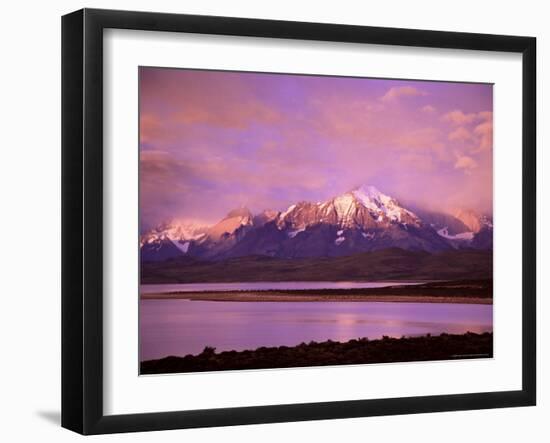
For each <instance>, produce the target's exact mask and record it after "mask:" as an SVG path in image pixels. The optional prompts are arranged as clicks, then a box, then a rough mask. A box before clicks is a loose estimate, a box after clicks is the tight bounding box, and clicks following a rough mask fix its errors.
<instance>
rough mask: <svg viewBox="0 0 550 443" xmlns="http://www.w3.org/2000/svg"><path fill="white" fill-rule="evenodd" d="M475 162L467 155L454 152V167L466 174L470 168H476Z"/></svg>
mask: <svg viewBox="0 0 550 443" xmlns="http://www.w3.org/2000/svg"><path fill="white" fill-rule="evenodd" d="M477 166H478V164H477V162H476V161H475V160H474V159H473V158H472V157H468V156H467V155H461V154H456V162H455V166H454V167H455V169H460V170H463V171H464V172H465V173H466V174H469V173H470V172H471V171H472V169H476V168H477Z"/></svg>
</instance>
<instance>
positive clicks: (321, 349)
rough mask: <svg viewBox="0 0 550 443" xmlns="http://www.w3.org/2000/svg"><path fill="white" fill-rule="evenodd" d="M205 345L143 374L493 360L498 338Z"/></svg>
mask: <svg viewBox="0 0 550 443" xmlns="http://www.w3.org/2000/svg"><path fill="white" fill-rule="evenodd" d="M215 351H216V350H215V348H212V347H209V346H207V347H205V348H204V350H203V351H202V353H201V354H199V355H196V356H195V355H187V356H185V357H173V356H171V357H166V358H163V359H159V360H148V361H144V362H141V371H140V372H141V374H167V373H181V372H205V371H226V370H241V369H269V368H296V367H304V366H332V365H357V364H367V363H395V362H412V361H427V360H454V359H467V358H490V357H492V356H493V334H492V333H488V332H486V333H483V334H475V333H472V332H467V333H466V334H458V335H454V334H453V335H451V334H441V335H439V336H431V335H427V336H422V337H407V338H405V337H402V338H390V337H384V338H382V339H380V340H368V339H367V338H360V339H357V340H350V341H348V342H345V343H340V342H335V341H331V340H328V341H325V342H323V343H316V342H310V343H308V344H306V343H302V344H300V345H298V346H293V347H288V346H279V347H272V348H266V347H261V348H258V349H255V350H253V351H249V350H247V351H240V352H237V351H226V352H220V353H216V352H215Z"/></svg>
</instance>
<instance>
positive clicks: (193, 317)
mask: <svg viewBox="0 0 550 443" xmlns="http://www.w3.org/2000/svg"><path fill="white" fill-rule="evenodd" d="M62 58H63V66H62V91H63V93H62V108H63V110H62V126H63V127H62V142H63V146H62V152H63V155H62V161H63V165H62V172H63V179H62V182H63V183H62V185H63V195H62V197H63V211H62V212H63V214H62V219H63V226H62V240H63V245H62V251H63V264H62V268H63V275H62V279H63V293H62V322H63V324H62V372H63V373H62V425H63V426H64V427H66V428H68V429H71V430H73V431H76V432H79V433H82V434H101V433H114V432H131V431H149V430H161V429H177V428H191V427H205V426H227V425H238V424H252V423H272V422H285V421H299V420H319V419H330V418H346V417H362V416H377V415H389V414H410V413H422V412H434V411H454V410H465V409H485V408H500V407H514V406H529V405H534V404H535V402H536V373H535V368H536V355H535V349H536V337H535V330H536V327H535V306H536V303H535V300H536V299H535V297H536V294H535V258H536V250H535V246H536V237H535V234H536V216H535V202H536V198H535V195H536V189H535V188H536V185H535V183H536V182H535V169H536V164H535V162H536V159H535V139H536V137H535V131H536V125H535V121H536V119H535V112H536V105H535V95H536V94H535V83H536V82H535V73H536V69H535V60H536V41H535V38H532V37H517V36H499V35H485V34H466V33H454V32H440V31H423V30H411V29H389V28H376V27H362V26H349V25H341V24H320V23H299V22H283V21H271V20H256V19H243V18H228V17H209V16H191V15H176V14H159V13H149V12H125V11H108V10H91V9H84V10H80V11H76V12H74V13H72V14H68V15H66V16H64V17H63V20H62Z"/></svg>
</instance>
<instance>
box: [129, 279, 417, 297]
mask: <svg viewBox="0 0 550 443" xmlns="http://www.w3.org/2000/svg"><path fill="white" fill-rule="evenodd" d="M416 284H418V283H417V282H391V281H387V282H360V281H359V282H358V281H276V282H269V281H268V282H266V281H262V282H244V283H174V284H158V285H154V284H149V285H140V288H139V289H140V292H141V293H142V294H165V293H167V292H201V291H266V290H270V289H278V290H285V289H286V290H292V289H295V290H297V289H365V288H382V287H384V286H395V285H400V286H404V285H416Z"/></svg>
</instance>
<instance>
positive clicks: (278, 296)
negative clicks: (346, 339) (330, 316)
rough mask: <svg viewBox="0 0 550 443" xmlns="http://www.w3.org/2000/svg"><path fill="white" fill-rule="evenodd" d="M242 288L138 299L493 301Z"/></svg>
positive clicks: (488, 301) (486, 301) (490, 301)
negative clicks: (230, 290)
mask: <svg viewBox="0 0 550 443" xmlns="http://www.w3.org/2000/svg"><path fill="white" fill-rule="evenodd" d="M243 292H245V291H242V292H174V293H162V294H141V296H140V298H141V300H189V301H216V302H242V303H250V302H275V303H277V302H327V303H330V302H357V303H360V302H371V303H376V302H378V303H380V302H383V303H384V302H385V303H461V304H483V305H491V304H493V299H492V298H489V297H467V296H464V297H452V296H445V295H440V296H433V295H384V294H379V295H374V294H373V295H361V294H349V295H306V294H304V295H294V294H288V293H287V292H283V291H278V292H277V293H269V294H261V291H246V293H243Z"/></svg>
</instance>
